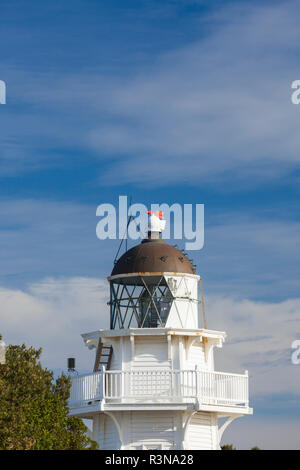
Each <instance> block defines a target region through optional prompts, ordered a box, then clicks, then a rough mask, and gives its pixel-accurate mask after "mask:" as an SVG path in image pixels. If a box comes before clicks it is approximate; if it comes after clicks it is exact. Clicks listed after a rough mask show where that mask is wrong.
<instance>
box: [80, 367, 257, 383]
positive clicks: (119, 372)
mask: <svg viewBox="0 0 300 470" xmlns="http://www.w3.org/2000/svg"><path fill="white" fill-rule="evenodd" d="M140 372H144V373H146V374H151V373H153V374H160V373H162V374H163V373H164V374H172V373H175V374H176V373H182V372H193V373H196V372H197V373H207V374H209V373H211V374H216V375H227V376H230V377H248V374H246V373H244V374H236V373H232V372H221V371H217V370H209V369H162V370H161V371H160V370H157V369H153V370H151V369H134V370H105V371H104V374H135V373H140ZM98 374H103V371H102V370H99V371H97V372H88V373H87V374H82V375H77V377H74V378H73V379H72V381H74V380H76V379H80V378H84V377H86V376H89V375H98Z"/></svg>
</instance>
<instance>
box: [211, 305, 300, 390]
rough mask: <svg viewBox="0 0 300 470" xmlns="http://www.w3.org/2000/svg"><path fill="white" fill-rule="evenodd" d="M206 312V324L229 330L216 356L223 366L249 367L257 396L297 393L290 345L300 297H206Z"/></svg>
mask: <svg viewBox="0 0 300 470" xmlns="http://www.w3.org/2000/svg"><path fill="white" fill-rule="evenodd" d="M207 312H208V313H207V315H208V325H209V327H210V328H216V329H221V330H222V329H225V330H226V331H227V333H228V343H227V344H226V343H225V345H224V349H223V350H221V351H219V352H217V356H216V357H217V364H220V367H221V368H222V369H225V370H230V371H232V372H233V371H234V370H235V371H237V370H243V369H249V373H250V376H251V379H250V384H251V391H252V393H253V394H254V395H256V396H260V397H263V396H266V395H269V396H272V395H273V396H275V395H279V394H288V395H289V394H291V395H296V396H299V390H300V375H299V369H297V366H295V365H293V364H292V363H291V354H292V351H293V350H292V348H291V344H292V342H293V341H294V340H295V339H300V328H299V327H298V325H299V324H300V299H288V300H285V301H283V302H279V303H271V302H254V301H250V300H247V299H243V300H236V299H230V298H225V297H220V298H216V297H209V298H208V299H207Z"/></svg>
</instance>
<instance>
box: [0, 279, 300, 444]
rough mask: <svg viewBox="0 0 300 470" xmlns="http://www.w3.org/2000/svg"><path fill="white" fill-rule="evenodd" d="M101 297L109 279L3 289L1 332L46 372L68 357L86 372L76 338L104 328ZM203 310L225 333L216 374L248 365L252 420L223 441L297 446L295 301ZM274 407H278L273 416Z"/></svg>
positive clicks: (233, 302) (218, 302)
mask: <svg viewBox="0 0 300 470" xmlns="http://www.w3.org/2000/svg"><path fill="white" fill-rule="evenodd" d="M107 300H108V283H107V281H105V280H102V279H95V278H80V277H76V278H65V279H54V278H47V279H43V280H41V281H40V282H37V283H34V284H31V285H30V286H29V287H28V289H26V291H25V290H23V291H21V290H16V289H15V290H14V289H7V288H1V289H0V325H1V326H0V331H1V333H2V334H3V336H4V340H5V341H6V342H9V343H14V344H18V343H23V342H25V343H26V344H27V345H28V346H29V345H34V346H35V347H40V346H42V347H43V350H44V351H43V356H42V362H43V364H44V365H46V366H47V367H49V368H53V369H55V370H57V371H59V370H61V369H65V368H66V358H67V357H73V356H74V357H76V358H77V368H78V369H79V371H84V372H87V371H90V370H92V367H93V360H94V353H93V352H92V351H89V350H88V349H87V348H86V347H85V346H84V344H83V341H82V338H81V337H80V334H81V333H84V332H88V331H93V330H96V329H98V328H107V327H108V325H109V307H108V306H107V304H106V302H107ZM206 311H207V317H208V326H209V328H214V329H217V330H221V331H222V330H225V331H227V333H228V341H227V342H225V344H224V347H223V349H221V350H217V351H216V369H217V370H223V371H228V372H242V371H243V369H245V368H248V369H249V374H250V384H251V388H250V400H251V404H252V405H253V402H254V403H259V411H257V410H255V409H254V416H253V417H246V418H243V419H242V420H240V421H239V420H238V422H236V423H234V424H232V425H231V426H230V427H229V429H228V430H227V431H226V433H225V434H224V438H223V442H224V443H226V442H233V443H234V444H235V445H237V446H238V447H239V448H250V447H251V446H254V445H258V446H260V447H262V448H266V449H267V448H297V447H299V445H298V441H297V439H296V438H295V428H296V423H295V422H294V421H293V419H288V417H289V416H291V415H292V414H293V413H294V412H295V408H294V402H293V400H292V399H291V398H290V396H294V397H295V398H294V400H296V403H297V400H298V398H297V397H299V385H300V383H299V382H300V379H299V370H300V369H299V366H298V368H297V366H295V365H291V362H290V353H291V349H290V348H291V343H292V341H293V340H294V339H300V329H297V325H298V324H299V322H300V299H290V300H286V301H284V302H280V303H263V302H253V301H249V300H247V299H243V300H237V299H233V298H228V297H227V298H226V297H222V298H221V297H215V296H210V297H209V298H207V299H206ZM297 335H298V336H297ZM284 396H285V397H284ZM280 400H282V402H280ZM272 406H273V407H276V406H278V410H279V411H280V414H279V415H278V416H276V413H275V414H274V410H273V409H272ZM270 409H271V411H272V413H271V415H270V416H269V417H268V412H270ZM276 411H277V410H276ZM271 416H272V417H271ZM297 425H298V423H297ZM277 429H280V431H279V430H278V432H277Z"/></svg>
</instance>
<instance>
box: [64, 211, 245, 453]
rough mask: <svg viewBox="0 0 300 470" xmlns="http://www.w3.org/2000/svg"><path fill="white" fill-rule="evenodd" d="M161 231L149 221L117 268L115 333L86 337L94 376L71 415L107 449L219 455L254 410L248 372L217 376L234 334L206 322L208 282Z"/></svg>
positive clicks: (84, 381)
mask: <svg viewBox="0 0 300 470" xmlns="http://www.w3.org/2000/svg"><path fill="white" fill-rule="evenodd" d="M163 227H164V221H162V214H161V213H155V214H150V218H149V229H148V234H147V236H146V238H145V239H144V240H143V241H142V242H141V243H140V244H139V245H137V246H135V247H133V248H131V249H130V250H128V251H127V252H126V253H124V254H123V255H122V256H121V257H120V259H119V260H118V261H117V262H116V264H115V266H114V268H113V270H112V273H111V276H109V278H108V280H109V283H110V302H109V306H110V329H109V330H97V331H93V332H91V333H85V334H83V335H82V336H83V339H84V341H85V343H86V345H87V346H88V347H89V348H90V349H94V350H95V360H94V371H93V372H92V373H91V374H88V375H84V376H78V377H75V378H74V379H73V382H72V389H71V396H70V402H69V407H70V414H71V415H73V416H79V417H81V418H86V419H91V420H92V437H93V439H94V440H95V441H97V442H98V444H99V448H100V449H103V450H117V449H124V450H133V449H139V450H141V449H169V450H175V449H178V450H179V449H219V448H220V440H221V437H222V434H223V432H224V430H225V429H226V427H227V426H228V424H229V423H230V422H231V421H232V420H234V419H235V418H237V417H240V416H243V415H245V414H251V413H252V410H251V408H249V398H248V374H247V372H245V373H244V374H232V373H226V372H219V371H215V368H214V348H215V347H217V348H221V347H222V345H223V341H224V339H225V336H226V334H225V333H224V332H221V331H212V330H209V329H207V328H206V324H205V323H204V324H202V325H201V322H200V317H201V315H200V313H199V312H200V310H201V309H200V308H199V304H200V303H201V302H200V300H199V296H198V291H199V282H200V276H199V275H197V274H196V273H195V270H194V267H193V265H192V264H191V262H190V261H189V260H188V258H187V257H186V256H185V254H183V253H182V252H181V251H180V250H178V249H177V248H175V247H174V246H171V245H169V244H167V243H166V242H165V241H164V240H163V239H162V238H161V231H162V229H163ZM200 298H202V296H200ZM220 418H225V421H224V420H222V424H220V423H219V419H220Z"/></svg>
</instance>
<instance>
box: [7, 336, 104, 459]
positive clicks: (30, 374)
mask: <svg viewBox="0 0 300 470" xmlns="http://www.w3.org/2000/svg"><path fill="white" fill-rule="evenodd" d="M41 352H42V350H41V349H38V350H37V349H34V348H32V347H30V348H26V346H25V344H23V345H22V346H12V345H10V346H9V347H8V349H7V352H6V363H5V364H3V365H0V449H1V450H4V449H6V450H10V449H13V450H81V449H82V450H83V449H87V448H89V449H95V448H96V443H95V442H94V441H91V440H90V439H89V438H88V437H87V435H86V426H85V425H84V423H83V422H82V420H81V419H79V418H77V417H70V416H68V411H69V410H68V406H67V402H68V398H69V394H70V386H71V380H70V378H69V377H67V376H65V375H64V374H62V375H61V376H60V377H59V378H58V379H57V380H56V381H54V377H53V372H52V371H50V370H49V369H43V368H42V365H41V363H40V361H39V359H40V355H41Z"/></svg>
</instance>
